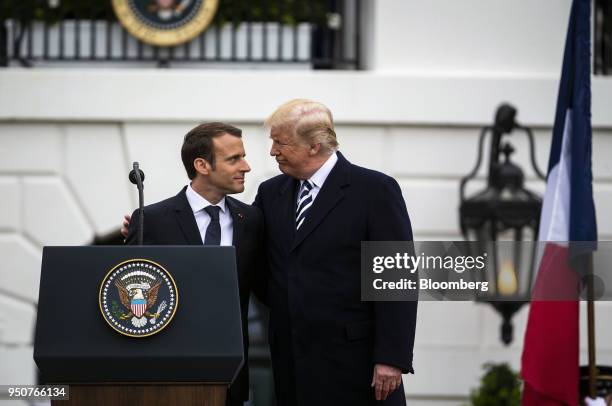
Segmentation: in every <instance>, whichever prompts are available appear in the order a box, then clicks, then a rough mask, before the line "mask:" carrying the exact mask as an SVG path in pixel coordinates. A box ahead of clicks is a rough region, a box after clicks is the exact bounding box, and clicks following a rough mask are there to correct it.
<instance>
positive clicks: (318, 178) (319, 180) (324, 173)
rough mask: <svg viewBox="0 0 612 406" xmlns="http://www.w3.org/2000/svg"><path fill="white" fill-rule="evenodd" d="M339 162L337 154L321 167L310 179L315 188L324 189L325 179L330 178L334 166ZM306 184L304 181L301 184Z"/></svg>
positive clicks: (332, 155) (331, 156)
mask: <svg viewBox="0 0 612 406" xmlns="http://www.w3.org/2000/svg"><path fill="white" fill-rule="evenodd" d="M336 162H338V155H337V154H336V152H334V153H333V154H331V155H330V156H329V158H327V161H325V163H324V164H323V166H321V167H320V168H319V169H318V170H317V171H316V172H315V173H314V175H312V176H311V177H310V179H308V180H309V181H310V183H312V184H313V186H314V187H318V188H321V187H323V183H325V179H327V177H328V176H329V173H330V172H331V171H332V169H334V166H335V165H336ZM302 184H304V181H302V182H301V183H300V185H302Z"/></svg>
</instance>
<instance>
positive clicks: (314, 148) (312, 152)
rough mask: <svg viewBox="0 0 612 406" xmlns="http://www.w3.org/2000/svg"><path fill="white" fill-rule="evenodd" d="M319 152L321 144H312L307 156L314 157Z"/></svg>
mask: <svg viewBox="0 0 612 406" xmlns="http://www.w3.org/2000/svg"><path fill="white" fill-rule="evenodd" d="M320 150H321V143H317V144H312V145H311V146H310V150H309V151H308V154H309V155H310V156H314V155H317V154H318V153H319V151H320Z"/></svg>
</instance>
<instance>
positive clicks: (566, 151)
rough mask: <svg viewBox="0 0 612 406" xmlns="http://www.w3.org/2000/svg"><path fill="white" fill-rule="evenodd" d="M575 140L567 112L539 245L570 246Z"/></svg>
mask: <svg viewBox="0 0 612 406" xmlns="http://www.w3.org/2000/svg"><path fill="white" fill-rule="evenodd" d="M571 139H572V110H571V109H567V111H566V113H565V125H564V127H563V140H562V141H561V152H560V156H559V162H557V164H556V165H555V166H554V167H553V168H552V169H551V170H550V173H549V174H548V179H547V180H546V192H545V193H544V202H543V203H542V212H541V219H540V231H539V235H538V240H539V241H552V242H556V243H557V244H558V245H562V246H567V241H569V216H570V193H571V183H570V173H571V169H572V155H571ZM544 249H545V246H544V245H541V244H540V245H538V252H537V254H536V267H535V269H534V271H535V272H534V278H533V280H534V282H535V280H536V278H535V276H536V275H537V273H538V272H539V270H540V263H541V261H542V256H543V255H544Z"/></svg>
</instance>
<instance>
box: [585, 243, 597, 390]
mask: <svg viewBox="0 0 612 406" xmlns="http://www.w3.org/2000/svg"><path fill="white" fill-rule="evenodd" d="M586 260H587V264H586V265H587V323H588V324H587V327H588V337H589V338H588V339H589V397H590V398H591V399H595V398H596V397H597V364H596V362H595V302H594V300H593V296H594V292H593V291H594V287H593V253H588V254H587V258H586Z"/></svg>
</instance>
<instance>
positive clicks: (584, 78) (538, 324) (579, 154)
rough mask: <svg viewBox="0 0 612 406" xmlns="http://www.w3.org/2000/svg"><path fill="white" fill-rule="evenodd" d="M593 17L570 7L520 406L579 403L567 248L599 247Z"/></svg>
mask: <svg viewBox="0 0 612 406" xmlns="http://www.w3.org/2000/svg"><path fill="white" fill-rule="evenodd" d="M590 14H591V1H590V0H574V1H573V3H572V9H571V14H570V21H569V27H568V31H567V38H566V42H565V55H564V57H563V69H562V73H561V83H560V85H559V96H558V100H557V110H556V115H555V124H554V129H553V139H552V145H551V151H550V158H549V163H548V176H547V181H546V193H545V196H544V202H543V206H542V215H541V222H540V231H539V233H540V235H539V237H538V239H539V240H540V241H543V242H545V246H544V252H543V254H542V257H541V260H540V262H539V267H538V273H537V276H536V281H535V284H534V286H533V291H532V302H531V306H530V308H529V318H528V322H527V330H526V332H525V341H524V346H523V356H522V366H521V375H522V377H523V379H524V382H525V385H524V388H523V399H522V405H523V406H532V405H538V406H549V405H550V406H552V405H571V406H576V405H578V404H579V399H578V398H579V396H578V384H579V346H578V337H579V324H578V322H579V320H578V317H579V314H578V297H577V292H578V274H577V273H576V272H575V270H574V269H572V267H571V266H570V259H573V255H574V251H573V250H571V249H570V248H572V246H571V242H572V241H596V240H597V226H596V221H595V206H594V204H593V187H592V172H591V80H590V59H591V54H590ZM582 246H583V247H584V244H582ZM583 253H584V252H583ZM551 298H557V300H551ZM538 299H540V300H538Z"/></svg>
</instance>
